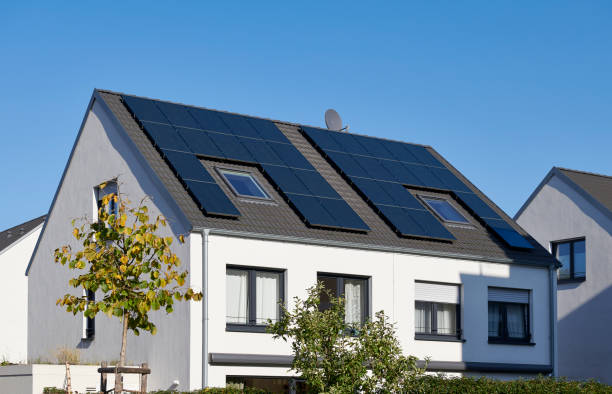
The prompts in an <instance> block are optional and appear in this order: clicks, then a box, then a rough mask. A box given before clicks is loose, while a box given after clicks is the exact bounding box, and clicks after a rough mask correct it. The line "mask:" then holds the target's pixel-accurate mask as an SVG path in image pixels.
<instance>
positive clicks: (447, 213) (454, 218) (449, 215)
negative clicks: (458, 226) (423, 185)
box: [421, 197, 470, 224]
mask: <svg viewBox="0 0 612 394" xmlns="http://www.w3.org/2000/svg"><path fill="white" fill-rule="evenodd" d="M421 199H422V200H423V201H425V204H427V205H428V206H429V208H431V209H432V210H433V211H434V212H435V213H436V214H437V215H438V216H439V217H440V218H441V219H442V220H444V221H445V222H451V223H463V224H469V223H470V222H469V221H468V220H467V219H466V218H465V217H464V216H463V215H462V214H460V213H459V211H457V210H456V209H455V208H454V207H453V206H452V205H451V204H450V203H449V202H448V201H447V200H442V199H439V198H430V197H421Z"/></svg>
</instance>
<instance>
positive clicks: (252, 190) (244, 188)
mask: <svg viewBox="0 0 612 394" xmlns="http://www.w3.org/2000/svg"><path fill="white" fill-rule="evenodd" d="M218 171H219V173H220V174H221V175H222V176H223V179H224V180H225V182H226V183H227V184H228V185H229V187H230V188H231V189H232V191H233V192H234V193H235V194H236V195H237V196H240V197H248V198H261V199H264V200H269V199H270V196H268V194H267V193H266V192H265V191H264V189H263V188H262V187H261V186H260V185H259V183H257V181H256V180H255V178H254V177H253V175H252V174H249V173H248V172H240V171H231V170H224V169H219V170H218Z"/></svg>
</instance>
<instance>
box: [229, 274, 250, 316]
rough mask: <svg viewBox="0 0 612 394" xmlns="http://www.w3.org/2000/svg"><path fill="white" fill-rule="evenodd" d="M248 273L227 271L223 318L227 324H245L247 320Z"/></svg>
mask: <svg viewBox="0 0 612 394" xmlns="http://www.w3.org/2000/svg"><path fill="white" fill-rule="evenodd" d="M248 278H249V275H248V272H247V271H241V270H232V269H229V270H227V274H226V281H225V305H226V306H225V316H226V321H227V322H228V323H238V324H246V323H247V322H248V320H249V318H248V316H249V305H248V301H247V300H248V297H247V294H248V293H247V292H248Z"/></svg>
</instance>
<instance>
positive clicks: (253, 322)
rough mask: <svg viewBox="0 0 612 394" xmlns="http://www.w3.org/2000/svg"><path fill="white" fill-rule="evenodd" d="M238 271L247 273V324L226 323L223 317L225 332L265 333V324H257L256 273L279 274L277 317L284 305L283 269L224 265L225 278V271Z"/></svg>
mask: <svg viewBox="0 0 612 394" xmlns="http://www.w3.org/2000/svg"><path fill="white" fill-rule="evenodd" d="M230 269H231V270H240V271H246V272H247V273H248V285H247V286H248V287H247V289H248V291H247V304H248V305H249V314H248V322H247V323H246V324H243V323H228V322H227V316H226V317H225V319H226V322H225V331H237V332H262V333H265V332H266V329H267V327H268V325H267V324H257V306H256V305H257V303H256V299H257V288H256V278H257V272H273V273H276V274H279V284H278V287H279V289H278V293H279V300H278V306H277V307H278V313H279V316H280V314H281V313H283V308H281V304H282V305H284V304H285V272H286V270H284V269H277V268H267V267H253V266H244V265H226V266H225V275H226V276H227V270H230Z"/></svg>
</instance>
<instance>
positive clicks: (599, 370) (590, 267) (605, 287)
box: [517, 175, 612, 384]
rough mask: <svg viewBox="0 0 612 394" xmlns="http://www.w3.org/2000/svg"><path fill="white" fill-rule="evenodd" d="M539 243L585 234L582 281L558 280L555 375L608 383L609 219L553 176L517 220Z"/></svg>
mask: <svg viewBox="0 0 612 394" xmlns="http://www.w3.org/2000/svg"><path fill="white" fill-rule="evenodd" d="M517 222H518V223H519V224H520V225H521V226H522V227H523V228H524V229H525V230H527V231H528V232H529V233H530V234H531V235H532V236H533V237H534V238H535V239H536V240H537V241H538V242H539V243H540V244H541V245H542V246H543V247H545V248H546V249H549V250H550V248H551V242H554V241H558V240H566V239H572V238H579V237H584V238H585V245H586V280H585V281H584V282H575V283H559V284H558V290H557V327H558V360H559V375H560V376H568V377H570V378H575V379H587V378H595V379H598V380H601V381H603V382H606V383H608V384H611V383H612V376H611V375H610V370H611V368H612V339H611V337H610V328H611V327H612V313H610V305H612V220H610V219H609V217H608V216H606V215H604V214H603V213H602V211H601V210H599V209H598V208H596V207H594V206H593V205H592V204H591V203H590V202H589V201H587V200H586V199H585V198H584V197H583V196H582V195H581V194H580V193H578V192H577V191H576V190H575V189H574V188H573V187H571V186H569V185H568V184H567V183H566V182H565V180H563V179H561V178H559V177H558V176H556V175H554V176H552V178H550V180H549V181H548V182H547V183H546V184H545V185H544V186H543V187H542V188H541V190H540V191H539V192H538V194H537V195H536V196H535V197H534V198H533V199H532V200H531V201H530V203H529V205H528V206H527V207H526V208H525V209H524V210H523V212H522V213H521V215H520V216H519V217H518V218H517Z"/></svg>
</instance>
